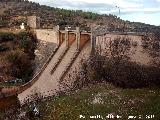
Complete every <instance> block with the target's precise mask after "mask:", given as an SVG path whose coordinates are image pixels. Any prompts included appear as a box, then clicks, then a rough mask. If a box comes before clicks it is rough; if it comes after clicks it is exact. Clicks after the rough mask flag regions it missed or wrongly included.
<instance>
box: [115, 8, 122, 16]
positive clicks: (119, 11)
mask: <svg viewBox="0 0 160 120" xmlns="http://www.w3.org/2000/svg"><path fill="white" fill-rule="evenodd" d="M115 7H116V8H118V13H119V17H120V13H121V10H120V7H119V6H115Z"/></svg>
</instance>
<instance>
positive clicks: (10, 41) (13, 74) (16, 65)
mask: <svg viewBox="0 0 160 120" xmlns="http://www.w3.org/2000/svg"><path fill="white" fill-rule="evenodd" d="M35 47H36V38H35V36H34V35H33V33H31V32H27V31H21V32H19V33H16V34H15V33H9V32H0V74H1V79H0V80H1V81H0V82H4V81H9V80H13V79H17V78H19V79H23V82H27V80H28V77H29V76H31V74H32V63H33V60H34V49H35Z"/></svg>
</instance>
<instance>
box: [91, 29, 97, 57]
mask: <svg viewBox="0 0 160 120" xmlns="http://www.w3.org/2000/svg"><path fill="white" fill-rule="evenodd" d="M95 42H96V35H95V34H94V33H93V27H91V53H92V54H94V52H95Z"/></svg>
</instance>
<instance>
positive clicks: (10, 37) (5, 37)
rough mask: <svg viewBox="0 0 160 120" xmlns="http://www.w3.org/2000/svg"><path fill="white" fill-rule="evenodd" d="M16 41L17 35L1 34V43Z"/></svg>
mask: <svg viewBox="0 0 160 120" xmlns="http://www.w3.org/2000/svg"><path fill="white" fill-rule="evenodd" d="M14 39H15V35H14V34H13V33H9V32H1V33H0V42H4V41H12V40H14Z"/></svg>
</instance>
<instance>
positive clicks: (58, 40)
mask: <svg viewBox="0 0 160 120" xmlns="http://www.w3.org/2000/svg"><path fill="white" fill-rule="evenodd" d="M59 33H60V32H59V25H57V26H56V37H57V44H58V46H59V45H60V37H59Z"/></svg>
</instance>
